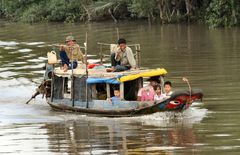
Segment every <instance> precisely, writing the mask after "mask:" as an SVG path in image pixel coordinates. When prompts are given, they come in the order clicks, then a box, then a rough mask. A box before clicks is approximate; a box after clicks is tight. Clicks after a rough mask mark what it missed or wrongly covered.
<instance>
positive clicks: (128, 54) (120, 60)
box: [111, 38, 136, 72]
mask: <svg viewBox="0 0 240 155" xmlns="http://www.w3.org/2000/svg"><path fill="white" fill-rule="evenodd" d="M126 43H127V42H126V40H125V39H124V38H120V39H118V47H117V49H116V51H112V52H113V53H112V54H111V65H112V70H111V71H114V72H120V71H125V70H129V69H131V68H132V69H135V68H136V60H135V58H134V55H133V52H132V49H131V48H130V47H127V46H126Z"/></svg>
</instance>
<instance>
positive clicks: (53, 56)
mask: <svg viewBox="0 0 240 155" xmlns="http://www.w3.org/2000/svg"><path fill="white" fill-rule="evenodd" d="M47 57H48V64H55V63H57V55H56V52H55V51H51V52H48V53H47Z"/></svg>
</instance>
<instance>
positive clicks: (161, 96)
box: [154, 85, 166, 101]
mask: <svg viewBox="0 0 240 155" xmlns="http://www.w3.org/2000/svg"><path fill="white" fill-rule="evenodd" d="M154 90H155V95H154V101H160V100H163V99H165V98H166V95H165V94H162V92H161V86H160V85H156V86H155V87H154Z"/></svg>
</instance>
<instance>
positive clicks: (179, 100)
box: [47, 90, 203, 117]
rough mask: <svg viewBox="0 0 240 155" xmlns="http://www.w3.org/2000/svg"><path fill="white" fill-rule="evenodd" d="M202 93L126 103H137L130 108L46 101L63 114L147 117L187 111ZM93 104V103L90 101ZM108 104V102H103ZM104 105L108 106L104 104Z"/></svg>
mask: <svg viewBox="0 0 240 155" xmlns="http://www.w3.org/2000/svg"><path fill="white" fill-rule="evenodd" d="M202 97H203V93H202V91H200V90H197V91H196V90H195V91H193V92H192V93H191V94H190V93H189V92H188V91H177V92H175V93H173V95H172V96H171V97H170V98H168V99H166V100H163V101H159V102H136V101H128V102H127V104H132V103H131V102H134V103H137V106H135V107H131V108H112V109H107V108H102V107H101V108H96V107H95V108H94V107H90V108H87V104H86V102H82V103H85V104H86V106H84V107H83V106H82V107H80V106H73V105H72V104H66V103H65V102H64V101H61V102H59V100H58V101H55V100H53V101H51V100H50V99H49V98H48V99H47V103H48V104H49V105H50V106H51V107H52V108H53V109H54V110H60V111H64V112H75V113H79V114H87V115H95V116H104V117H132V116H140V115H148V114H153V113H156V112H164V111H175V112H181V111H184V110H186V109H188V108H189V107H190V106H191V104H192V102H195V101H197V100H202ZM91 102H93V101H91ZM105 102H108V101H105ZM106 104H109V102H108V103H106Z"/></svg>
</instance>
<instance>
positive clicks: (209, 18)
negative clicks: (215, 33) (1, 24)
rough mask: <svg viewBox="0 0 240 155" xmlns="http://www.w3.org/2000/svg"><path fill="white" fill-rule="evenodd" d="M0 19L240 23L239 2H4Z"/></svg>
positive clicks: (25, 0)
mask: <svg viewBox="0 0 240 155" xmlns="http://www.w3.org/2000/svg"><path fill="white" fill-rule="evenodd" d="M0 3H1V4H0V17H1V18H4V19H7V20H12V21H23V22H89V21H101V20H109V19H111V20H113V21H114V22H118V21H119V20H123V19H127V20H138V19H143V20H144V19H146V20H148V21H149V22H161V23H179V22H199V21H201V22H205V23H207V24H209V25H210V26H213V27H218V26H234V25H238V24H239V23H240V22H239V21H240V1H239V0H1V1H0Z"/></svg>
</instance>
